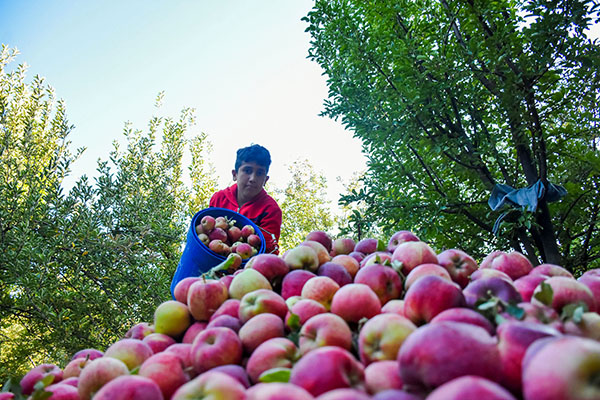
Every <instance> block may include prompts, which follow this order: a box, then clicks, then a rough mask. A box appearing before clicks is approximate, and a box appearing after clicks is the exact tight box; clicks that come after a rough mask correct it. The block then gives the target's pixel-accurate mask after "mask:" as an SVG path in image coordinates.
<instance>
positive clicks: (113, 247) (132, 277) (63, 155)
mask: <svg viewBox="0 0 600 400" xmlns="http://www.w3.org/2000/svg"><path fill="white" fill-rule="evenodd" d="M15 56H16V51H14V50H11V49H8V48H7V47H5V46H4V47H3V48H2V52H1V53H0V134H1V138H0V204H1V206H0V252H1V254H2V256H1V257H0V338H1V339H0V342H1V343H2V344H1V346H2V347H1V351H0V365H1V367H0V379H1V380H2V381H4V380H5V378H6V377H7V376H9V375H18V374H19V373H23V372H25V371H27V370H28V369H29V368H31V367H32V366H33V365H37V364H40V363H41V362H54V363H58V364H59V365H61V366H64V365H65V363H66V361H67V360H68V359H69V358H70V357H71V355H72V354H73V353H74V352H75V351H77V350H81V349H83V348H89V347H93V348H98V349H100V350H104V349H105V348H106V347H107V346H108V345H109V344H111V343H113V342H114V341H115V340H117V339H118V338H120V337H123V335H124V334H125V333H126V332H127V330H128V329H129V328H130V327H131V326H132V325H134V324H135V323H138V322H142V321H148V322H151V321H152V319H153V312H154V310H155V308H156V306H157V305H158V304H160V303H161V302H163V301H165V300H167V299H169V298H170V293H169V284H170V281H171V278H172V276H173V273H174V271H175V268H176V266H177V263H178V261H179V257H180V256H181V246H182V243H183V241H184V238H185V233H186V231H187V229H188V224H189V220H190V216H191V214H192V213H193V212H195V211H196V210H191V209H190V208H189V207H190V205H191V204H194V205H195V204H200V203H193V202H192V201H190V199H192V198H194V197H195V198H197V199H202V198H203V197H202V196H203V195H202V193H203V189H204V188H203V187H202V185H201V184H200V183H198V184H197V185H196V186H195V187H194V189H195V190H196V191H197V193H196V194H194V193H193V192H192V191H191V190H190V189H189V188H187V187H186V186H185V185H184V184H183V168H182V158H183V156H184V153H185V151H186V148H187V143H188V141H187V140H186V139H185V133H186V132H187V130H188V129H189V127H190V126H191V124H193V110H190V109H184V110H183V111H182V112H181V115H180V116H179V118H178V119H175V120H174V119H171V118H165V117H153V118H152V119H151V120H150V123H149V125H148V129H147V131H145V132H143V131H141V130H137V129H134V128H133V127H132V126H130V125H129V124H126V126H125V129H124V132H123V133H124V137H125V139H126V146H125V147H124V148H123V149H121V146H120V145H119V144H118V143H115V146H114V150H113V151H112V152H111V153H110V156H109V159H108V160H106V161H100V162H99V164H98V171H99V176H98V178H96V179H95V181H94V182H93V183H91V182H90V181H89V179H88V178H87V177H85V176H84V177H82V178H81V179H79V180H78V182H77V183H76V185H75V186H74V187H73V189H72V190H71V191H70V192H69V193H68V194H64V193H63V191H62V189H61V183H62V180H63V178H64V177H65V176H66V175H67V174H68V173H69V170H70V166H71V164H72V162H73V161H74V160H75V159H76V158H77V156H79V155H80V154H81V152H82V151H83V149H81V150H78V151H77V152H76V153H75V154H71V153H70V152H69V141H68V140H67V138H68V135H69V134H70V132H71V130H72V129H73V127H72V126H71V125H69V123H68V121H67V118H66V111H65V108H64V105H63V103H62V101H57V100H56V98H55V96H54V90H53V89H52V88H51V87H49V86H47V85H46V84H45V83H44V80H43V79H42V78H40V77H35V78H34V79H33V82H32V83H31V84H26V83H25V77H26V67H25V66H24V65H20V66H18V67H17V68H16V69H15V70H14V71H13V72H9V63H10V62H11V61H13V59H14V58H15ZM161 99H162V94H160V95H159V98H158V100H159V101H160V100H161ZM157 138H160V143H157ZM205 141H206V137H205V136H199V137H197V138H194V139H192V144H191V147H190V149H191V152H192V167H191V170H192V171H193V172H194V173H196V174H197V176H202V175H203V174H205V173H206V170H205V168H204V166H202V164H201V163H199V162H198V159H199V157H204V156H205V154H200V153H201V152H202V149H204V148H206V147H208V146H210V144H209V143H207V142H205Z"/></svg>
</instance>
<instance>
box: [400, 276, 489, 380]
mask: <svg viewBox="0 0 600 400" xmlns="http://www.w3.org/2000/svg"><path fill="white" fill-rule="evenodd" d="M423 279H426V278H423ZM418 282H419V281H417V283H418ZM415 284H416V283H415ZM398 362H399V366H400V376H401V377H402V381H403V382H404V384H405V385H414V386H416V387H421V388H424V389H427V388H430V389H431V388H436V387H438V386H441V385H443V384H444V383H446V382H449V381H451V380H452V379H454V378H458V377H460V376H463V375H477V376H481V377H484V378H488V379H491V380H497V379H499V378H500V376H499V374H498V365H500V354H499V352H498V348H497V346H496V340H495V339H494V338H493V337H492V336H490V335H489V333H487V332H486V331H485V329H483V328H480V327H478V326H475V325H471V324H464V323H462V322H453V321H445V322H439V323H436V324H427V325H424V326H421V327H420V328H419V329H417V330H416V331H414V332H413V333H411V334H410V335H409V336H408V337H407V338H406V340H405V341H404V343H403V344H402V347H401V348H400V351H399V352H398Z"/></svg>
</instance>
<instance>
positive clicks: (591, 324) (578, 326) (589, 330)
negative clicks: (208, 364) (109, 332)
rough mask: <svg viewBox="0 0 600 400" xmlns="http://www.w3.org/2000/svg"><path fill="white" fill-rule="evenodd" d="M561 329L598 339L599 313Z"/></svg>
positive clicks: (587, 315)
mask: <svg viewBox="0 0 600 400" xmlns="http://www.w3.org/2000/svg"><path fill="white" fill-rule="evenodd" d="M563 331H564V332H565V333H566V334H570V335H575V336H582V337H586V338H589V339H594V340H598V341H600V315H599V314H598V313H596V312H591V311H588V312H585V313H583V314H582V315H581V320H580V321H579V322H577V323H576V322H575V321H573V320H568V321H565V323H564V326H563ZM63 377H64V374H63Z"/></svg>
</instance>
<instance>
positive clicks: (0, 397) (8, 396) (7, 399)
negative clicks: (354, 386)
mask: <svg viewBox="0 0 600 400" xmlns="http://www.w3.org/2000/svg"><path fill="white" fill-rule="evenodd" d="M14 398H15V395H14V394H13V393H0V400H13V399H14ZM311 398H312V396H311Z"/></svg>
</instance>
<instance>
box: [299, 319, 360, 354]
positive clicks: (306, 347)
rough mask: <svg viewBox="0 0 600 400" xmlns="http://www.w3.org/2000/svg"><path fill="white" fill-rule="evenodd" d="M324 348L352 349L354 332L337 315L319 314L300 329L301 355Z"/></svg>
mask: <svg viewBox="0 0 600 400" xmlns="http://www.w3.org/2000/svg"><path fill="white" fill-rule="evenodd" d="M324 346H337V347H341V348H343V349H346V350H351V349H352V331H351V330H350V327H349V326H348V324H347V323H346V321H344V320H343V319H342V318H341V317H339V316H337V315H335V314H331V313H324V314H317V315H315V316H313V317H311V318H309V319H308V320H307V321H306V322H305V323H304V325H302V328H301V329H300V340H299V347H300V353H301V354H303V355H304V354H306V353H308V352H310V351H313V350H315V349H317V348H320V347H324Z"/></svg>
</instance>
